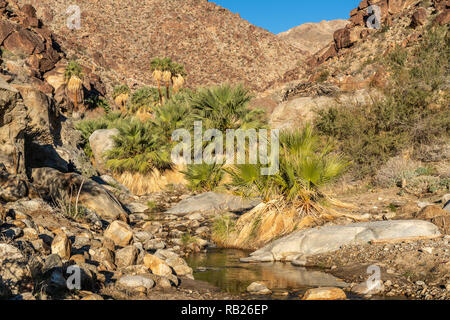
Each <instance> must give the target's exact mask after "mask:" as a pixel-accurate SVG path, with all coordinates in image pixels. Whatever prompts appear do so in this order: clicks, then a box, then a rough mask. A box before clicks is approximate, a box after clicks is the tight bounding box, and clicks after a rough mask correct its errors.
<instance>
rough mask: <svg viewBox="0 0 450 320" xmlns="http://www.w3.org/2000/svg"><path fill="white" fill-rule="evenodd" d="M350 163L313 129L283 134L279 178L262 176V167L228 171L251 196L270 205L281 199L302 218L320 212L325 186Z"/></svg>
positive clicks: (241, 188)
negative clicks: (333, 150) (269, 202)
mask: <svg viewBox="0 0 450 320" xmlns="http://www.w3.org/2000/svg"><path fill="white" fill-rule="evenodd" d="M347 165H348V163H346V162H345V161H343V160H342V158H341V157H340V156H339V155H336V154H333V153H332V148H331V147H330V145H325V146H322V144H321V141H320V139H319V137H318V136H317V135H316V134H315V132H314V130H313V128H312V127H311V126H310V125H307V126H306V127H305V128H304V129H302V130H300V129H298V130H294V131H292V132H289V131H283V132H281V134H280V170H279V172H278V173H277V174H276V175H273V176H264V175H261V171H260V170H259V169H260V165H237V166H234V167H233V168H231V169H228V170H227V172H229V173H230V174H231V176H232V179H233V182H232V185H233V186H234V187H235V188H236V190H239V191H241V192H242V193H243V194H244V195H247V196H258V197H261V198H262V199H263V200H264V201H266V202H268V201H270V200H274V199H280V200H281V201H283V202H284V203H285V204H288V205H290V206H291V207H295V208H296V209H297V211H298V212H299V214H300V215H305V214H306V215H309V214H316V213H320V212H321V211H322V210H321V207H320V205H319V204H318V201H319V199H321V198H325V195H324V194H323V193H322V192H321V187H323V186H324V185H326V184H328V183H330V182H331V181H332V180H333V179H335V178H337V177H339V176H340V175H341V174H342V173H343V171H344V169H345V168H346V167H347Z"/></svg>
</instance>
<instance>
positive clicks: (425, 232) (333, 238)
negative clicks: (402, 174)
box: [241, 220, 440, 262]
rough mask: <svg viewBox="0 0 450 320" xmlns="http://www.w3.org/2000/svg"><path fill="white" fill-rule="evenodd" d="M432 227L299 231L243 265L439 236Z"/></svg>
mask: <svg viewBox="0 0 450 320" xmlns="http://www.w3.org/2000/svg"><path fill="white" fill-rule="evenodd" d="M439 235H440V232H439V229H438V227H437V226H435V225H434V224H432V223H430V222H427V221H422V220H401V221H375V222H362V223H354V224H349V225H344V226H338V225H334V226H326V227H317V228H312V229H307V230H300V231H297V232H294V233H291V234H290V235H288V236H285V237H283V238H280V239H278V240H275V241H273V242H272V243H270V244H268V245H267V246H265V247H263V248H261V249H259V250H257V251H255V252H253V253H252V254H250V257H249V258H243V259H241V261H243V262H268V261H292V260H295V259H296V258H298V257H299V256H309V255H315V254H321V253H326V252H332V251H336V250H339V249H340V247H341V246H343V245H350V244H366V243H368V242H370V241H373V240H395V239H404V238H415V237H434V236H439Z"/></svg>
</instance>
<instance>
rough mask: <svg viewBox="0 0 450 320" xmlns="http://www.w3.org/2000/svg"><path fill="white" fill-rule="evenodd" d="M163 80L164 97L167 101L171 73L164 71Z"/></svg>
mask: <svg viewBox="0 0 450 320" xmlns="http://www.w3.org/2000/svg"><path fill="white" fill-rule="evenodd" d="M163 80H164V82H165V83H166V97H167V100H169V99H170V83H171V81H172V72H170V71H169V70H166V71H164V72H163Z"/></svg>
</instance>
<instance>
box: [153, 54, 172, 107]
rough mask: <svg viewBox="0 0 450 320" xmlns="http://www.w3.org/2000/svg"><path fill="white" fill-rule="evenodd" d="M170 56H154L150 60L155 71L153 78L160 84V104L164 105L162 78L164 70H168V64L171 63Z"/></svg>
mask: <svg viewBox="0 0 450 320" xmlns="http://www.w3.org/2000/svg"><path fill="white" fill-rule="evenodd" d="M167 59H168V58H164V59H161V58H154V59H152V60H151V61H150V69H151V71H152V72H153V73H152V75H153V79H154V80H155V81H156V83H157V85H158V92H159V104H160V105H162V102H163V101H162V99H163V95H162V92H161V80H163V72H164V71H165V70H167V66H168V64H169V61H168V60H167Z"/></svg>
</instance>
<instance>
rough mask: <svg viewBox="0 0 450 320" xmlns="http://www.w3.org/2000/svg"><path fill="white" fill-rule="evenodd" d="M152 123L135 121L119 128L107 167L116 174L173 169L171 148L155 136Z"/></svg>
mask: <svg viewBox="0 0 450 320" xmlns="http://www.w3.org/2000/svg"><path fill="white" fill-rule="evenodd" d="M152 126H153V124H152V123H151V122H146V123H142V122H140V121H137V120H134V121H131V122H128V123H126V124H124V125H121V126H119V127H118V130H119V134H118V135H117V136H115V137H114V142H115V146H114V148H113V149H112V150H111V151H109V152H108V153H107V156H108V158H109V159H110V160H108V161H107V166H108V167H109V168H110V169H112V170H113V171H115V172H120V173H121V172H124V171H129V172H133V173H136V172H139V173H142V174H146V173H149V172H151V171H152V170H153V169H158V170H166V169H170V168H171V167H172V161H171V159H170V146H167V145H164V144H162V143H161V140H160V139H159V137H158V136H157V135H154V134H153V132H154V130H153V129H152Z"/></svg>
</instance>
